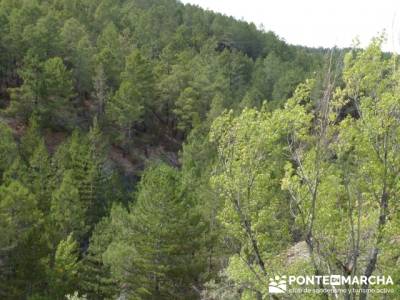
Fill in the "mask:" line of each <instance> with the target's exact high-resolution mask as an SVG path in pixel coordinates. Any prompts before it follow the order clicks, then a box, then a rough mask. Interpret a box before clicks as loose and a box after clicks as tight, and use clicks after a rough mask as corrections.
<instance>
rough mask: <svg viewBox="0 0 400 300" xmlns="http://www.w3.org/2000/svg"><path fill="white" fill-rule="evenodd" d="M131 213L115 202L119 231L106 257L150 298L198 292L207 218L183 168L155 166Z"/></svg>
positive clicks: (133, 286)
mask: <svg viewBox="0 0 400 300" xmlns="http://www.w3.org/2000/svg"><path fill="white" fill-rule="evenodd" d="M137 196H138V197H137V202H136V203H135V204H134V205H133V206H132V207H131V213H127V212H126V211H124V209H122V208H115V209H114V210H113V212H112V215H111V224H112V225H114V226H116V230H117V231H116V232H118V236H117V237H115V238H114V239H113V242H112V243H111V244H110V245H109V247H108V249H107V251H106V252H105V254H104V257H105V260H106V262H107V263H108V264H109V265H110V266H111V269H112V271H113V273H114V274H117V276H118V278H119V280H121V282H126V283H127V284H128V287H129V289H128V291H127V292H128V293H129V290H132V291H133V293H134V295H136V296H138V297H142V298H144V299H154V298H156V299H171V297H172V298H185V297H186V298H191V297H194V290H193V289H192V286H191V285H192V284H193V283H194V282H196V281H197V280H198V276H199V274H200V272H201V270H202V267H203V265H204V264H203V262H202V258H203V256H202V255H201V254H200V253H199V251H200V250H199V249H201V247H200V246H199V240H200V237H201V233H202V232H203V230H204V223H203V222H202V220H201V217H200V215H199V214H198V213H196V208H195V204H194V203H193V199H192V198H191V197H190V194H189V192H188V191H185V190H182V188H181V185H180V176H179V174H178V172H177V171H176V170H174V169H172V168H171V167H168V166H166V165H160V166H158V167H151V168H150V169H148V170H147V171H146V173H145V174H144V176H143V178H142V181H141V183H140V186H139V189H138V194H137Z"/></svg>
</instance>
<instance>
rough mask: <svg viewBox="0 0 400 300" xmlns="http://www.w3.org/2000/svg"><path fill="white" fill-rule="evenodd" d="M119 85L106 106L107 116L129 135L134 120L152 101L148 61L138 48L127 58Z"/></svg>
mask: <svg viewBox="0 0 400 300" xmlns="http://www.w3.org/2000/svg"><path fill="white" fill-rule="evenodd" d="M121 79H122V82H121V85H120V87H119V89H118V90H117V92H116V93H115V95H114V97H112V99H111V100H110V102H109V105H108V106H107V113H108V115H109V118H110V119H111V120H113V121H114V122H116V124H117V125H119V126H120V127H122V128H123V129H125V131H126V132H127V136H128V137H129V138H130V137H131V129H132V126H133V124H134V123H135V122H137V121H140V120H142V118H143V114H144V113H145V110H146V108H147V107H148V106H150V105H151V103H152V102H153V97H154V95H153V89H154V77H153V70H152V66H151V65H150V62H149V61H147V60H146V59H145V58H144V57H143V56H142V55H141V53H140V52H139V51H138V50H134V51H133V52H132V53H131V54H130V55H129V56H128V57H127V58H126V64H125V71H124V72H123V73H122V74H121Z"/></svg>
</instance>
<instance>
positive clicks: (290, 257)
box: [286, 241, 310, 266]
mask: <svg viewBox="0 0 400 300" xmlns="http://www.w3.org/2000/svg"><path fill="white" fill-rule="evenodd" d="M308 259H310V253H309V252H308V247H307V243H306V242H305V241H301V242H298V243H296V244H294V245H293V246H292V247H290V248H289V249H288V250H287V251H286V265H287V266H290V265H292V264H294V263H297V262H300V261H307V260H308Z"/></svg>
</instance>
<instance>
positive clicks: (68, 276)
mask: <svg viewBox="0 0 400 300" xmlns="http://www.w3.org/2000/svg"><path fill="white" fill-rule="evenodd" d="M78 257H79V252H78V244H77V242H76V241H75V240H74V238H73V237H72V234H70V235H68V236H67V237H66V238H65V239H63V240H61V241H60V243H59V244H58V246H57V250H56V252H55V256H54V265H53V268H52V270H51V273H50V274H49V275H50V295H51V298H52V299H60V300H61V299H65V295H67V294H69V293H73V292H74V290H75V289H76V287H77V283H78V275H79V274H78V271H79V261H78Z"/></svg>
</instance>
